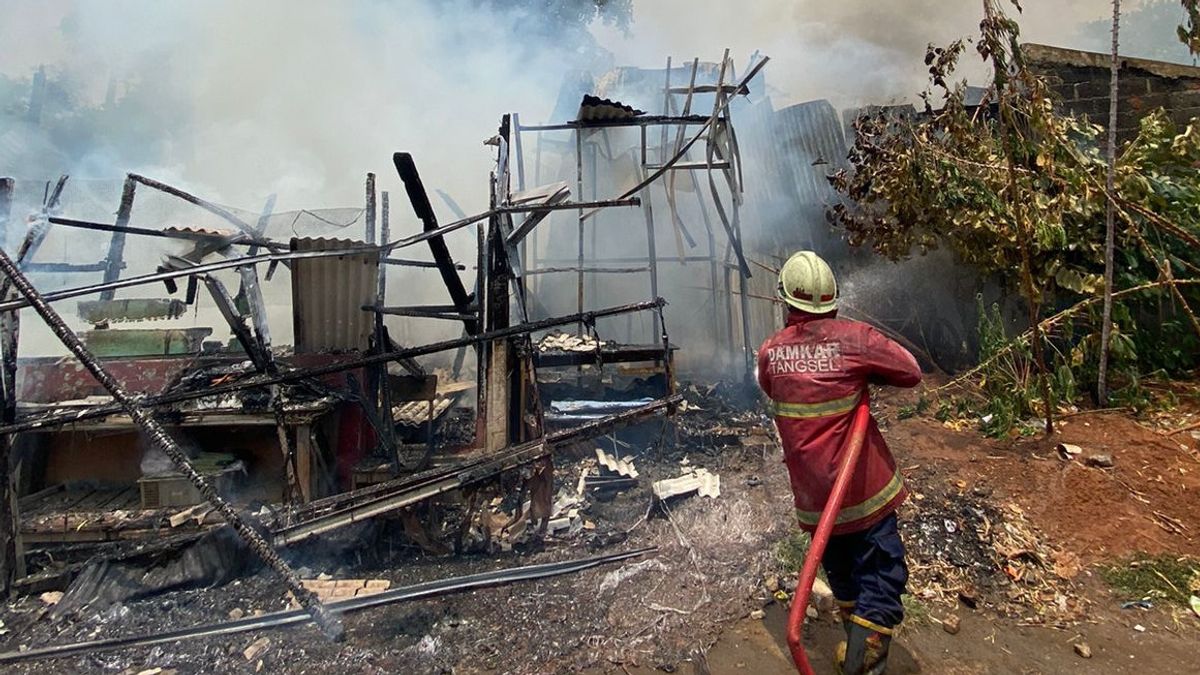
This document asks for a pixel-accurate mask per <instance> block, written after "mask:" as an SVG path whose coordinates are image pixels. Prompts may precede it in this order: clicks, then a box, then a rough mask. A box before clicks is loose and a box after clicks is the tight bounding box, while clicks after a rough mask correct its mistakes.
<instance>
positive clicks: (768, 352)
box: [758, 311, 921, 535]
mask: <svg viewBox="0 0 1200 675" xmlns="http://www.w3.org/2000/svg"><path fill="white" fill-rule="evenodd" d="M920 381H921V368H920V366H918V365H917V360H916V359H914V358H913V356H912V354H910V353H909V352H908V350H906V349H905V348H904V347H901V346H900V345H898V344H896V343H895V342H893V341H892V340H890V339H888V338H886V337H884V336H883V335H882V334H881V333H879V331H877V330H875V329H874V328H872V327H871V326H869V325H867V324H865V323H860V322H858V321H849V320H846V319H838V318H835V317H834V316H833V315H832V314H823V315H813V314H806V313H803V312H796V311H793V312H791V313H790V314H789V316H788V320H787V326H786V327H784V329H783V330H781V331H779V332H778V333H776V334H775V335H773V336H771V337H770V338H768V339H767V341H766V342H764V343H763V345H762V347H761V348H760V349H759V351H758V383H759V385H760V386H761V387H762V389H763V391H765V392H766V394H767V396H768V397H770V399H771V403H772V408H773V412H774V414H775V425H776V427H778V429H779V436H780V438H781V439H782V441H783V461H784V464H786V465H787V469H788V475H789V477H790V478H791V483H792V494H793V495H794V496H795V502H796V513H797V517H798V518H799V521H800V527H801V528H803V529H805V530H807V531H809V532H811V531H813V530H815V529H816V527H817V521H818V520H819V519H820V517H821V510H822V509H823V508H825V502H826V500H828V498H829V493H830V491H831V490H832V488H833V482H834V479H835V478H837V469H838V461H839V460H840V458H841V451H842V447H843V445H844V444H845V442H846V436H847V434H848V433H849V431H850V420H851V417H852V413H853V411H854V407H855V405H856V404H857V403H858V401H859V398H860V397H866V396H868V391H867V384H868V383H870V384H887V385H892V386H897V387H913V386H916V384H917V383H918V382H920ZM907 494H908V493H907V490H906V489H905V487H904V480H903V478H901V476H900V472H899V470H898V469H897V468H896V461H895V459H893V458H892V453H891V452H890V451H889V450H888V447H887V443H886V442H884V440H883V435H882V434H880V433H879V426H878V425H877V424H876V423H875V419H874V418H871V421H870V425H869V426H868V429H867V438H866V441H865V442H864V444H863V449H862V454H861V455H860V456H859V460H858V466H857V467H856V469H855V472H854V476H853V477H851V479H850V485H849V487H848V488H847V492H846V497H845V500H844V501H843V502H842V510H841V512H840V513H839V514H838V517H837V521H836V523H835V525H834V529H833V534H835V535H837V534H847V533H850V532H858V531H861V530H865V529H867V528H869V527H871V526H872V525H874V524H875V523H877V522H878V521H880V520H882V519H883V518H884V517H885V516H887V515H888V514H889V513H891V512H893V511H895V510H896V508H897V507H899V506H900V504H901V503H902V502H903V501H904V498H905V497H906V496H907Z"/></svg>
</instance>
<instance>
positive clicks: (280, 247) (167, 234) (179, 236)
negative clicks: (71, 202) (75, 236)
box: [47, 216, 287, 255]
mask: <svg viewBox="0 0 1200 675" xmlns="http://www.w3.org/2000/svg"><path fill="white" fill-rule="evenodd" d="M47 220H49V221H50V223H51V224H54V225H62V226H64V227H73V228H76V229H80V230H93V231H96V232H114V233H122V234H136V235H140V236H144V237H159V238H161V239H176V240H182V241H212V240H214V239H225V240H228V243H229V245H230V246H249V247H250V248H251V251H252V252H251V253H250V255H254V252H253V251H254V250H256V249H258V248H260V247H261V248H267V249H271V250H276V251H286V250H287V244H281V243H279V242H276V241H271V240H270V239H263V238H261V237H254V238H249V237H238V238H236V239H229V238H228V237H224V236H222V235H219V234H210V233H207V232H189V231H187V230H152V229H149V228H145V227H131V226H121V225H109V224H108V223H96V222H92V221H90V220H78V219H76V218H60V217H58V216H50V217H49V218H47Z"/></svg>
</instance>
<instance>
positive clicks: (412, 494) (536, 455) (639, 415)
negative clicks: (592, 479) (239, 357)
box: [274, 396, 683, 546]
mask: <svg viewBox="0 0 1200 675" xmlns="http://www.w3.org/2000/svg"><path fill="white" fill-rule="evenodd" d="M682 400H683V397H681V396H672V397H670V398H665V399H662V400H659V401H655V402H654V403H650V404H648V405H645V406H642V407H640V408H636V409H633V410H628V411H625V412H622V413H618V414H616V415H610V416H608V417H604V418H601V419H598V420H594V421H592V422H589V423H587V424H584V425H582V426H579V427H576V428H573V429H567V430H564V431H559V432H555V433H552V434H547V435H546V436H544V437H542V438H539V439H537V440H533V441H529V442H526V443H521V444H519V445H515V446H510V447H508V448H504V449H501V450H499V451H495V452H489V453H487V454H486V455H485V456H484V457H482V458H480V459H477V460H475V461H472V462H468V463H467V464H464V465H461V466H456V467H450V468H447V469H439V470H435V471H430V472H426V473H424V474H419V475H417V476H411V477H405V478H400V479H396V480H393V481H389V482H387V483H383V484H381V485H373V486H370V487H368V488H364V489H363V490H362V491H361V492H357V493H355V492H350V493H343V494H341V495H337V496H336V497H335V498H331V500H330V501H323V502H320V503H314V504H313V505H311V507H312V508H310V509H309V510H308V511H307V512H305V513H307V514H309V515H307V517H306V516H305V515H304V514H303V513H297V514H296V517H297V518H299V519H300V522H297V523H295V524H292V525H289V526H287V527H283V528H280V529H278V530H276V532H275V538H274V542H275V545H276V546H287V545H290V544H294V543H297V542H300V541H304V540H305V539H308V538H309V537H312V536H315V535H318V534H321V533H323V532H329V531H331V530H336V529H338V528H340V527H344V526H346V525H349V524H351V523H357V522H362V521H363V520H365V519H367V518H373V517H375V516H379V515H382V514H385V513H390V512H392V511H395V510H397V509H400V508H403V507H405V506H409V505H411V504H415V503H417V502H420V501H424V500H426V499H430V498H432V497H436V496H438V495H441V494H445V493H447V492H451V491H453V490H458V489H461V488H463V487H466V486H468V485H472V484H474V483H478V482H480V481H483V480H487V479H489V478H492V477H493V476H496V475H498V474H500V473H503V472H505V471H509V470H511V469H515V468H517V467H519V466H522V465H525V464H529V463H531V462H535V461H537V460H539V459H541V458H543V457H546V456H548V455H550V454H551V453H553V452H554V449H555V448H558V447H562V446H564V445H569V444H570V443H574V442H576V441H579V440H583V439H586V438H590V437H593V436H598V435H600V434H604V433H608V432H611V431H612V430H614V429H617V428H620V427H622V426H627V425H629V424H633V423H635V422H639V421H641V420H644V419H647V418H650V417H654V416H656V415H660V414H664V413H667V412H669V411H672V410H674V408H675V406H677V405H678V404H679V402H680V401H682ZM331 503H332V504H337V505H338V506H336V507H334V508H332V509H329V510H328V511H325V512H321V511H319V509H321V508H323V507H325V506H326V505H328V504H331Z"/></svg>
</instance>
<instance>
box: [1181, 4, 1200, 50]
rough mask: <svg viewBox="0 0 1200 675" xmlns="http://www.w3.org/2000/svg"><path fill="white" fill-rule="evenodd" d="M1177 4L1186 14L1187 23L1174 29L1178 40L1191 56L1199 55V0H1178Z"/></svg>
mask: <svg viewBox="0 0 1200 675" xmlns="http://www.w3.org/2000/svg"><path fill="white" fill-rule="evenodd" d="M1179 4H1181V5H1183V11H1184V12H1185V13H1186V14H1187V23H1186V24H1183V25H1181V26H1179V28H1177V29H1176V32H1177V34H1178V36H1179V41H1180V42H1182V43H1183V44H1184V45H1186V46H1187V48H1188V51H1189V52H1191V53H1192V55H1193V56H1195V55H1200V0H1180V3H1179Z"/></svg>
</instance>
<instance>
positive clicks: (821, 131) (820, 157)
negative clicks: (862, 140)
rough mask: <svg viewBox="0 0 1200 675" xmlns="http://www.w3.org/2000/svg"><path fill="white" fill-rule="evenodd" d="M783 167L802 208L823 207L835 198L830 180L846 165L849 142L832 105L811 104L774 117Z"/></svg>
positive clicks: (818, 102) (793, 107)
mask: <svg viewBox="0 0 1200 675" xmlns="http://www.w3.org/2000/svg"><path fill="white" fill-rule="evenodd" d="M773 126H774V131H775V136H776V138H777V139H778V141H777V149H778V152H779V158H780V160H781V162H782V164H783V165H784V166H785V167H786V168H787V170H788V171H789V172H790V173H791V176H792V180H793V181H794V183H795V185H796V191H797V193H798V194H799V198H800V203H801V204H824V203H826V202H827V201H829V199H830V198H831V197H832V196H833V188H832V187H831V186H830V185H829V181H828V180H827V177H828V176H830V175H832V174H833V173H834V172H836V171H837V170H838V169H840V168H842V167H843V166H845V164H846V151H847V147H846V138H845V135H844V134H843V133H842V123H841V119H840V117H839V115H838V112H837V110H835V109H834V107H833V105H832V104H831V103H830V102H829V101H825V100H820V101H809V102H807V103H799V104H797V105H793V106H788V107H787V108H783V109H782V110H779V111H778V112H776V113H775V119H774V125H773Z"/></svg>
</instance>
